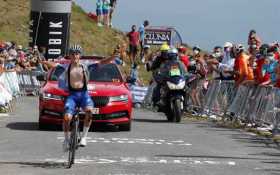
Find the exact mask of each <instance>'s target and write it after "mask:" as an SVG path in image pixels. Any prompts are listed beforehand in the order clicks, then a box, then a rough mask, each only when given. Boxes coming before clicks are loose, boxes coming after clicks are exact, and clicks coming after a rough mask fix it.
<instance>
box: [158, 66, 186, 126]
mask: <svg viewBox="0 0 280 175" xmlns="http://www.w3.org/2000/svg"><path fill="white" fill-rule="evenodd" d="M167 71H168V73H167V74H166V75H165V76H164V77H163V79H162V81H161V90H160V94H161V97H160V98H161V99H160V101H162V102H163V103H162V104H161V103H160V104H159V108H160V111H162V112H164V113H165V115H166V117H167V120H168V121H171V122H177V123H179V122H180V121H181V118H182V115H183V110H184V104H185V102H184V100H185V94H186V91H185V86H186V78H185V75H182V72H181V70H180V67H179V65H178V64H176V62H175V64H171V65H170V66H168V69H167Z"/></svg>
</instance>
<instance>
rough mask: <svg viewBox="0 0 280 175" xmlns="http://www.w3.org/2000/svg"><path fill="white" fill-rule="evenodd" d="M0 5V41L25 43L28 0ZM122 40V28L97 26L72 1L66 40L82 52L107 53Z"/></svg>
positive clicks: (0, 1) (0, 2)
mask: <svg viewBox="0 0 280 175" xmlns="http://www.w3.org/2000/svg"><path fill="white" fill-rule="evenodd" d="M0 8H1V11H0V16H1V18H0V41H16V42H17V43H18V44H22V45H24V46H27V45H28V29H29V25H28V24H29V14H30V0H0ZM124 40H125V35H123V34H122V32H120V31H117V30H112V29H105V28H100V27H97V25H96V24H95V22H93V21H92V20H91V19H89V18H88V17H87V14H86V13H85V12H84V11H83V10H82V9H81V8H80V7H79V6H77V5H74V4H73V10H72V16H71V35H70V41H71V43H80V44H81V45H82V46H83V47H84V49H85V53H86V54H93V53H94V54H97V55H109V54H111V53H112V51H113V48H114V47H115V46H116V45H117V44H119V43H122V42H124Z"/></svg>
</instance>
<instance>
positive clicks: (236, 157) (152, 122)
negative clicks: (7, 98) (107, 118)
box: [0, 97, 280, 175]
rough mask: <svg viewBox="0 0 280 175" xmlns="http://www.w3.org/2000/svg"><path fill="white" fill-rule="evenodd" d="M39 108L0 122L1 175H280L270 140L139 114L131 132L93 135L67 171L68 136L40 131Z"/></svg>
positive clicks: (24, 102)
mask: <svg viewBox="0 0 280 175" xmlns="http://www.w3.org/2000/svg"><path fill="white" fill-rule="evenodd" d="M37 105H38V101H37V99H36V98H35V97H25V98H23V99H21V100H19V101H18V102H17V106H16V111H14V112H13V113H12V114H10V116H8V117H7V116H2V117H1V116H0V174H1V175H2V174H3V175H4V174H5V175H6V174H8V175H10V174H11V175H37V174H40V175H41V174H42V175H49V174H54V175H57V174H67V175H71V174H72V175H74V174H79V175H84V174H88V175H89V174H90V175H91V174H97V175H173V174H174V175H175V174H176V175H181V174H182V175H183V174H184V175H185V174H188V175H190V174H193V175H201V174H207V175H220V174H221V175H224V174H229V175H231V174H232V175H236V174H240V175H245V174H246V175H250V174H254V175H264V174H265V175H266V174H270V175H276V174H280V151H279V150H280V149H279V147H277V145H276V144H274V143H273V142H272V141H270V140H268V139H265V138H260V137H257V136H256V135H254V134H250V133H246V132H243V131H241V130H232V129H227V128H220V127H217V126H216V125H215V124H214V123H211V122H206V121H204V122H191V121H189V120H184V121H183V122H182V123H180V124H174V123H168V122H166V121H165V118H164V116H163V115H161V114H157V113H153V112H149V111H144V110H136V111H134V120H133V125H132V131H131V132H118V131H116V130H115V129H114V128H106V130H98V131H95V132H90V133H89V135H88V136H89V138H88V146H87V147H85V148H81V149H79V150H78V152H77V164H75V165H74V166H73V168H71V169H65V168H64V162H65V161H66V159H67V154H65V153H63V152H62V139H63V133H62V132H61V131H38V130H37V117H38V110H37Z"/></svg>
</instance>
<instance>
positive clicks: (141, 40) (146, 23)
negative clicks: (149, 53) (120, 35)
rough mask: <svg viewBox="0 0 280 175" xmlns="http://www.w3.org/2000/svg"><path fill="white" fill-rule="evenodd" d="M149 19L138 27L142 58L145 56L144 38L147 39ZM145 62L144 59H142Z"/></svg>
mask: <svg viewBox="0 0 280 175" xmlns="http://www.w3.org/2000/svg"><path fill="white" fill-rule="evenodd" d="M149 24H150V23H149V21H148V20H145V21H144V23H143V24H142V25H141V26H140V27H139V29H138V32H139V35H140V47H141V48H140V49H141V53H140V55H141V60H142V59H143V56H144V53H143V52H144V44H145V43H144V39H145V29H146V28H147V27H148V26H149ZM142 62H143V61H142Z"/></svg>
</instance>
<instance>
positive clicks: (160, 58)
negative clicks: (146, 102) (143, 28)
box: [147, 43, 170, 104]
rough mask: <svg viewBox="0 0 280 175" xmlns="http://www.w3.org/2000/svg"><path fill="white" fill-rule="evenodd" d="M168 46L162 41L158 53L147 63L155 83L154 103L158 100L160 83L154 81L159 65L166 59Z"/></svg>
mask: <svg viewBox="0 0 280 175" xmlns="http://www.w3.org/2000/svg"><path fill="white" fill-rule="evenodd" d="M169 49H170V47H169V45H168V44H167V43H163V44H162V45H161V48H160V55H158V56H157V57H156V58H155V59H154V60H153V61H152V63H151V66H150V64H149V63H147V70H148V71H152V72H153V78H154V80H155V81H154V83H156V85H155V88H154V90H153V95H152V101H153V104H156V103H157V102H158V101H159V100H160V84H159V83H158V82H157V81H156V80H157V77H158V70H159V68H160V66H161V65H162V64H163V63H164V62H165V61H166V60H167V59H168V51H169Z"/></svg>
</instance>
